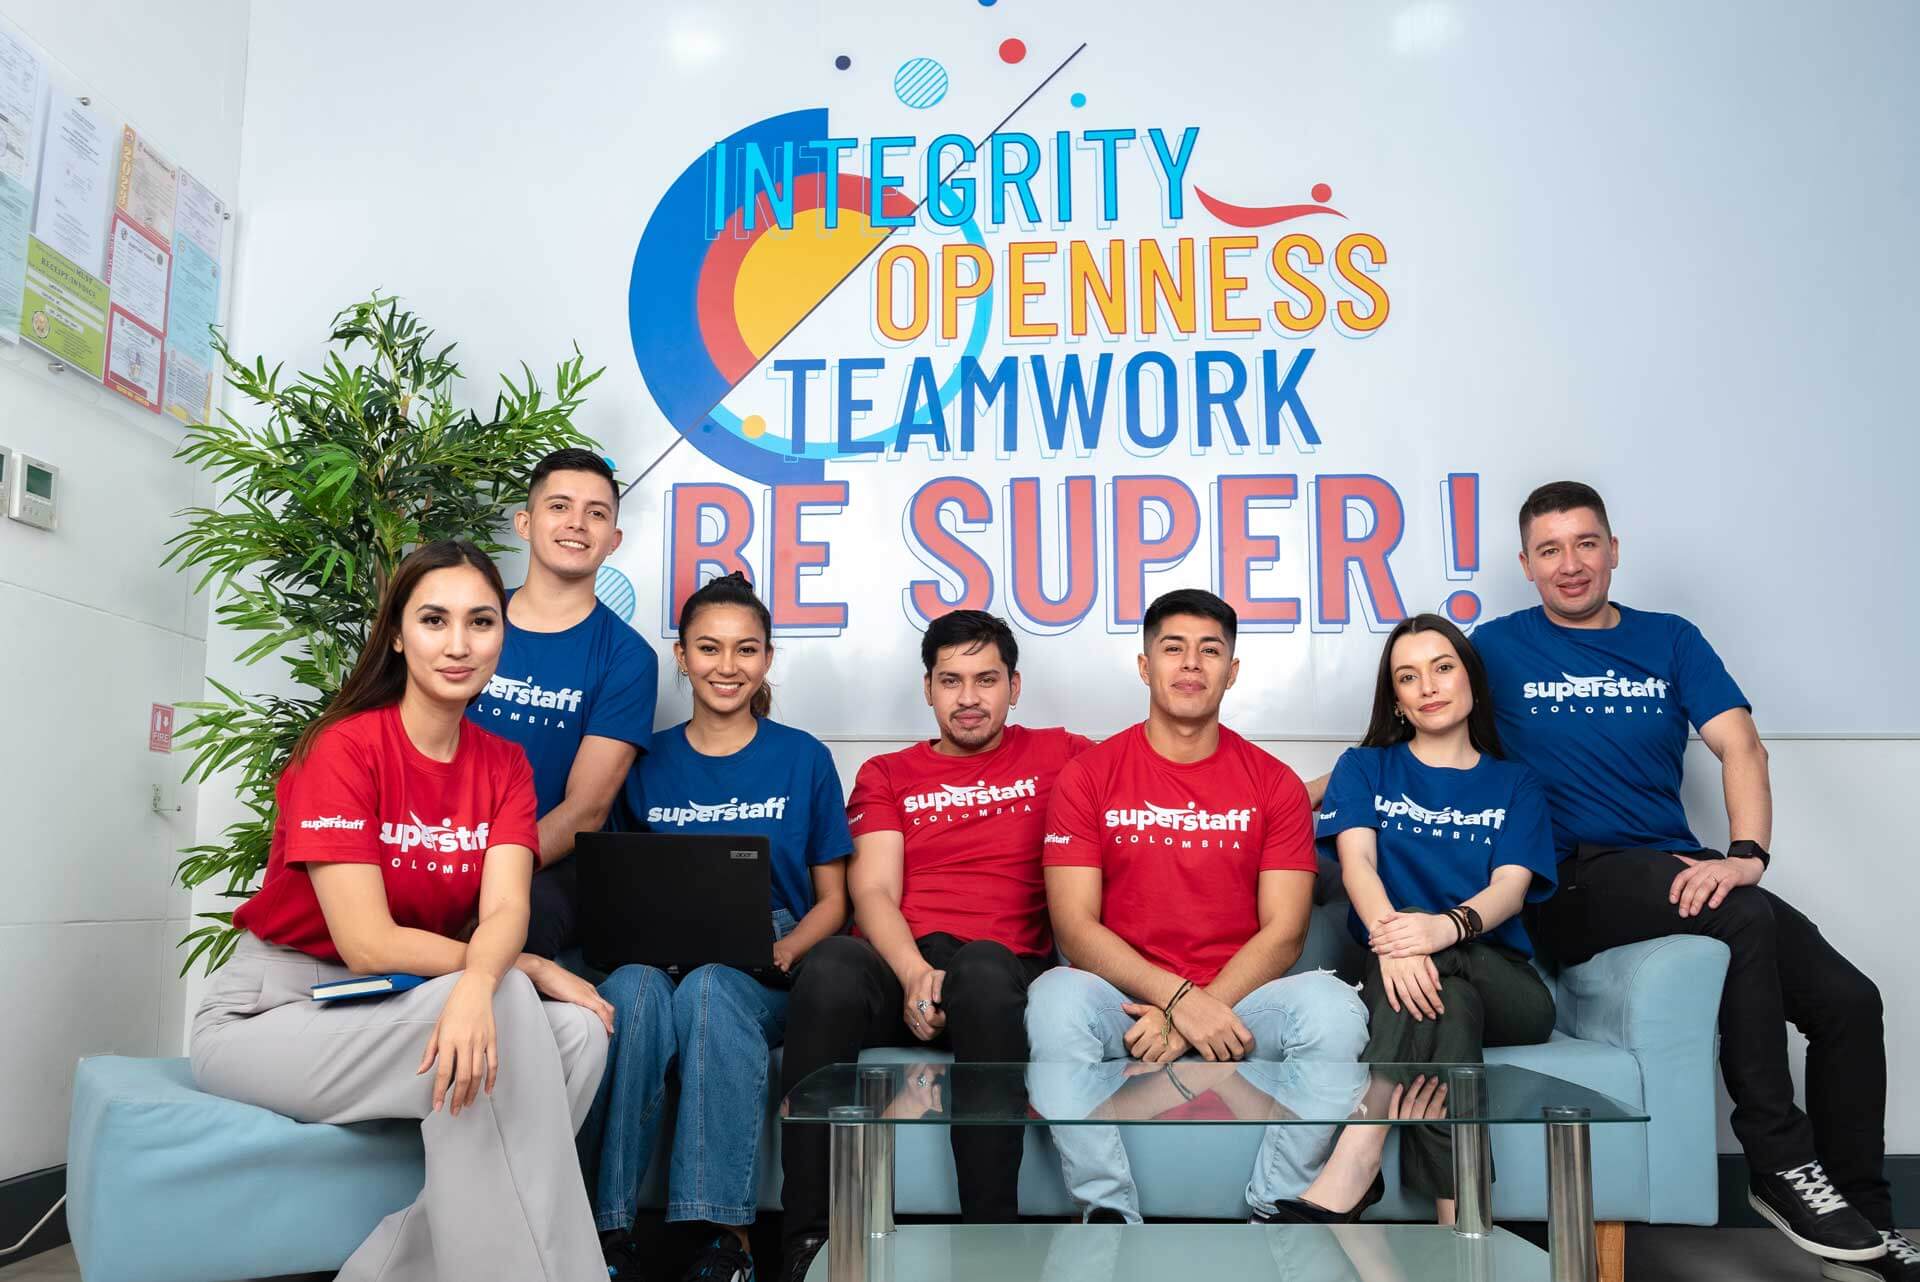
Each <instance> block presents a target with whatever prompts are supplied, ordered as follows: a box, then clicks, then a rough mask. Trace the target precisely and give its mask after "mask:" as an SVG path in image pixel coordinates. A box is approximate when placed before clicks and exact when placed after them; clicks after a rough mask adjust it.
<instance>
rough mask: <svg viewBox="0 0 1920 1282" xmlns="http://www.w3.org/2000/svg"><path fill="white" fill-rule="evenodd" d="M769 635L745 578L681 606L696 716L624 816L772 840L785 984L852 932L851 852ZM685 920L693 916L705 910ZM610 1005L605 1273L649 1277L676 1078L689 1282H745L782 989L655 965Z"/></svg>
mask: <svg viewBox="0 0 1920 1282" xmlns="http://www.w3.org/2000/svg"><path fill="white" fill-rule="evenodd" d="M771 632H772V620H771V618H770V617H769V616H768V613H767V608H766V606H765V605H763V604H762V603H761V601H760V599H759V597H757V596H755V595H754V591H753V587H752V585H751V584H749V583H748V582H747V580H746V579H745V578H744V577H743V576H741V575H739V574H729V575H726V576H724V577H722V578H718V579H714V580H713V581H711V582H709V583H708V584H706V586H704V587H702V588H701V589H700V590H699V591H697V592H695V593H694V594H693V595H692V596H690V597H688V598H687V602H686V604H685V605H684V606H683V607H682V608H681V611H680V639H679V642H678V643H677V644H676V645H675V646H674V647H673V653H674V658H675V660H676V661H677V662H678V664H679V667H680V674H681V675H682V676H683V677H685V678H686V679H687V681H688V683H689V684H690V685H691V687H692V689H693V716H692V718H691V719H690V720H688V721H686V722H684V723H683V724H681V725H677V726H674V727H672V728H671V729H667V730H662V731H660V732H659V733H658V734H656V735H655V736H654V737H653V742H652V744H651V746H650V747H649V748H648V750H647V752H646V754H645V755H644V756H642V757H641V759H640V761H639V763H638V764H637V765H636V766H635V767H634V770H633V773H632V774H631V775H630V776H628V780H627V795H626V801H627V806H628V809H629V810H630V811H631V812H632V815H633V816H634V817H635V818H637V819H639V820H641V821H643V822H644V823H645V824H646V826H647V827H649V828H651V829H652V830H654V831H656V832H687V833H698V832H729V833H752V834H755V835H758V836H763V837H766V838H767V839H768V845H769V849H770V852H771V865H772V866H771V869H770V871H771V875H772V882H773V932H774V936H775V943H774V946H773V960H774V964H775V966H777V967H778V968H779V969H780V970H781V971H782V972H785V973H787V974H791V973H792V971H793V968H794V967H795V966H796V965H798V964H799V962H800V959H801V958H803V957H805V956H806V954H807V952H808V950H809V949H811V948H812V947H813V946H814V945H815V944H817V943H819V942H820V941H821V940H823V939H825V938H827V937H828V936H829V935H833V934H836V933H838V932H839V930H840V929H841V927H843V926H844V925H845V924H846V921H847V894H846V886H847V875H846V867H847V864H846V860H847V856H848V855H849V854H851V853H852V852H853V837H852V835H851V834H850V833H849V832H848V830H847V812H846V805H845V801H844V797H843V794H842V792H841V789H840V776H839V773H838V772H837V771H836V770H835V769H834V765H833V758H832V756H831V755H830V754H829V753H828V752H827V749H826V746H825V745H824V744H822V743H821V742H820V741H819V740H818V739H815V738H814V737H813V736H812V735H809V734H807V733H805V732H803V731H800V730H795V729H793V728H792V727H790V726H784V725H781V724H780V723H779V722H776V721H772V720H770V719H768V717H767V712H768V710H769V706H770V702H771V693H770V691H769V689H768V686H767V668H768V666H769V664H770V663H771V661H772V659H773V642H772V637H771ZM724 816H743V817H739V818H729V817H724ZM686 911H687V912H688V913H691V914H697V913H698V912H699V911H700V905H698V904H688V905H687V906H686ZM600 993H601V995H602V996H603V997H605V998H606V999H607V1000H608V1001H609V1002H611V1003H612V1004H613V1006H614V1009H615V1011H616V1016H615V1023H614V1041H613V1044H612V1047H611V1048H610V1053H609V1056H608V1063H607V1073H606V1079H605V1083H604V1084H603V1085H602V1087H601V1100H600V1101H599V1102H598V1103H596V1105H595V1112H596V1114H600V1115H602V1116H604V1122H605V1125H604V1130H603V1132H602V1139H601V1149H600V1169H599V1175H598V1180H597V1187H596V1189H595V1196H594V1208H593V1209H594V1217H595V1219H596V1221H597V1222H598V1224H599V1227H600V1230H601V1236H602V1245H603V1248H604V1250H605V1254H606V1258H607V1263H608V1266H609V1272H610V1273H611V1275H612V1276H613V1277H615V1278H621V1277H628V1276H638V1275H639V1274H640V1273H641V1271H642V1269H643V1267H644V1265H645V1262H644V1261H642V1260H640V1259H637V1258H636V1256H637V1254H638V1252H637V1251H636V1249H635V1248H634V1246H633V1244H632V1241H631V1239H630V1236H629V1231H630V1229H631V1228H632V1225H633V1219H634V1212H635V1204H636V1201H637V1199H638V1196H639V1188H640V1180H641V1178H642V1177H643V1176H644V1175H645V1174H646V1170H647V1166H648V1163H649V1162H650V1161H651V1160H652V1158H653V1149H654V1144H655V1141H656V1140H657V1138H658V1136H659V1132H660V1122H661V1118H662V1115H663V1112H664V1109H665V1098H666V1084H667V1074H668V1072H669V1071H670V1070H671V1069H672V1067H673V1066H674V1064H675V1063H676V1062H677V1063H678V1066H679V1077H680V1101H679V1110H678V1115H677V1119H676V1122H675V1126H674V1140H673V1159H672V1165H671V1167H670V1169H669V1171H668V1176H667V1212H666V1218H667V1220H668V1222H669V1223H672V1222H695V1223H702V1224H705V1225H708V1226H710V1227H711V1228H712V1233H711V1235H710V1236H709V1237H708V1239H707V1241H706V1242H705V1244H704V1245H703V1246H702V1247H701V1249H700V1250H699V1252H698V1253H697V1254H696V1256H695V1257H694V1259H693V1261H692V1263H691V1264H690V1266H689V1267H688V1269H687V1272H686V1274H685V1276H686V1277H687V1278H689V1279H694V1278H698V1279H702V1280H703V1282H750V1280H751V1279H752V1277H753V1275H754V1274H753V1258H752V1256H751V1254H750V1253H749V1250H748V1246H747V1226H748V1225H749V1224H751V1223H753V1219H754V1211H755V1203H756V1198H755V1187H756V1183H757V1177H758V1167H759V1162H758V1157H759V1148H760V1140H761V1134H760V1132H761V1118H762V1117H763V1116H764V1114H765V1111H766V1098H767V1051H768V1049H769V1048H770V1047H774V1046H778V1045H779V1044H780V1043H781V1042H782V1041H783V1040H784V1036H785V1031H786V1019H787V992H786V990H785V988H784V987H773V986H769V985H767V984H763V983H761V982H759V981H758V980H756V979H755V978H754V977H752V976H751V975H748V974H746V973H745V972H743V971H739V970H735V969H733V968H731V967H728V966H718V965H709V966H701V967H698V968H697V969H695V970H693V971H690V972H689V973H688V974H686V975H685V976H684V977H682V978H681V979H680V981H679V983H678V984H675V983H674V982H673V981H672V980H671V979H670V978H669V977H668V976H667V975H666V973H665V972H663V971H661V970H658V969H656V968H654V967H652V966H640V965H629V966H622V967H621V968H620V969H619V970H617V971H615V972H614V973H613V974H612V975H611V976H609V977H608V979H607V981H606V982H605V983H604V984H602V985H601V986H600Z"/></svg>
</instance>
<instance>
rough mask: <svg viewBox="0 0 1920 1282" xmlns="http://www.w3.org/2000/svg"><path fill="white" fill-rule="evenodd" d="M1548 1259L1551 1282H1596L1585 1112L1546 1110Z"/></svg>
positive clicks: (1591, 1176)
mask: <svg viewBox="0 0 1920 1282" xmlns="http://www.w3.org/2000/svg"><path fill="white" fill-rule="evenodd" d="M1545 1112H1546V1121H1547V1258H1548V1274H1549V1276H1550V1277H1552V1279H1553V1282H1597V1280H1598V1277H1599V1259H1598V1256H1597V1253H1596V1251H1595V1248H1594V1240H1593V1149H1592V1146H1591V1141H1590V1137H1589V1135H1588V1131H1589V1127H1588V1124H1587V1122H1588V1118H1589V1117H1590V1116H1591V1114H1589V1112H1588V1111H1587V1110H1586V1109H1584V1108H1549V1109H1547V1110H1545Z"/></svg>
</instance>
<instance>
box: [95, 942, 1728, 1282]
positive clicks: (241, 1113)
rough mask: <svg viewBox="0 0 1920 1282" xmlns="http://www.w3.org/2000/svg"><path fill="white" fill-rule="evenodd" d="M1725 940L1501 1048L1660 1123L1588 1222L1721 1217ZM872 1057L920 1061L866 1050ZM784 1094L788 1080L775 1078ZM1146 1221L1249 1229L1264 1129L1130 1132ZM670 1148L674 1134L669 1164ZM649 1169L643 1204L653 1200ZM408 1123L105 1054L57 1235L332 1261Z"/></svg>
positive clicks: (1608, 1137) (165, 1278) (1589, 966)
mask: <svg viewBox="0 0 1920 1282" xmlns="http://www.w3.org/2000/svg"><path fill="white" fill-rule="evenodd" d="M1345 911H1346V909H1345V905H1344V904H1327V905H1323V906H1322V907H1320V908H1317V909H1315V911H1314V925H1313V929H1312V931H1311V932H1310V935H1309V939H1308V945H1307V951H1306V954H1305V955H1304V956H1303V957H1302V958H1301V959H1300V963H1299V965H1298V966H1297V967H1296V968H1295V969H1297V970H1298V969H1311V968H1330V969H1336V970H1340V971H1341V972H1342V973H1343V974H1352V973H1353V967H1354V965H1355V963H1356V962H1357V960H1358V957H1357V950H1356V949H1354V948H1353V947H1352V946H1351V941H1350V939H1349V937H1348V936H1347V933H1346V930H1345V928H1344V926H1343V924H1342V917H1343V914H1344V913H1345ZM1726 965H1727V952H1726V948H1725V946H1724V945H1721V944H1719V943H1717V942H1714V941H1712V940H1707V939H1699V938H1691V937H1686V938H1679V937H1676V938H1671V939H1662V940H1656V941H1653V942H1651V943H1646V944H1636V945H1633V946H1631V947H1627V948H1618V949H1614V950H1612V951H1610V952H1607V953H1603V954H1602V955H1601V956H1599V957H1596V958H1594V959H1593V960H1592V961H1590V962H1587V963H1586V964H1584V965H1582V966H1576V967H1572V968H1570V969H1568V970H1567V971H1565V972H1563V973H1562V974H1560V975H1558V976H1557V977H1554V978H1552V979H1551V980H1550V981H1549V982H1551V983H1552V984H1553V987H1554V992H1555V996H1556V997H1557V999H1558V1001H1559V1012H1560V1013H1559V1029H1558V1031H1557V1032H1556V1033H1555V1034H1554V1037H1553V1040H1552V1041H1550V1042H1548V1043H1546V1044H1545V1045H1542V1046H1530V1047H1517V1048H1512V1049H1507V1050H1497V1051H1493V1052H1490V1053H1489V1055H1488V1059H1489V1060H1490V1061H1492V1062H1495V1063H1506V1064H1518V1065H1521V1066H1523V1067H1527V1068H1535V1069H1538V1070H1540V1071H1541V1072H1545V1073H1551V1074H1553V1075H1555V1076H1558V1077H1563V1078H1566V1079H1568V1080H1570V1081H1575V1082H1579V1083H1580V1084H1582V1085H1585V1086H1590V1087H1592V1088H1594V1089H1596V1090H1599V1091H1603V1092H1605V1093H1606V1094H1609V1095H1613V1096H1615V1097H1617V1098H1619V1099H1622V1100H1625V1101H1627V1102H1628V1103H1631V1104H1637V1105H1643V1106H1644V1107H1645V1108H1646V1110H1647V1111H1648V1113H1649V1114H1650V1115H1651V1116H1652V1118H1653V1121H1652V1123H1651V1124H1650V1125H1648V1126H1645V1127H1640V1126H1602V1127H1595V1128H1594V1135H1593V1155H1594V1211H1595V1215H1596V1217H1597V1218H1599V1219H1601V1220H1633V1221H1650V1222H1655V1223H1668V1224H1711V1223H1713V1222H1714V1221H1715V1219H1716V1217H1717V1211H1718V1207H1717V1194H1716V1190H1717V1174H1716V1159H1715V1143H1714V1140H1715V1134H1714V1049H1715V1033H1714V1017H1715V1011H1716V1010H1717V1009H1718V1006H1719V1001H1720V985H1721V982H1722V980H1723V979H1724V978H1725V975H1726ZM865 1058H867V1059H872V1060H903V1059H915V1060H922V1059H928V1058H932V1056H931V1055H930V1054H928V1053H924V1052H922V1053H913V1052H907V1051H874V1052H869V1053H868V1055H867V1056H865ZM773 1076H774V1080H776V1081H777V1080H778V1076H779V1075H778V1072H777V1071H776V1072H775V1074H774V1075H773ZM775 1104H776V1101H774V1100H772V1099H769V1100H768V1102H767V1126H768V1132H767V1133H768V1135H769V1136H770V1137H772V1142H770V1143H768V1144H767V1145H765V1146H763V1150H762V1165H761V1172H760V1204H761V1205H762V1206H764V1207H768V1208H774V1207H778V1206H779V1204H780V1202H779V1188H780V1160H779V1146H778V1126H777V1124H776V1123H775V1122H774V1120H773V1112H774V1108H775ZM1123 1135H1124V1136H1125V1137H1126V1143H1127V1147H1128V1149H1129V1151H1130V1152H1131V1153H1132V1155H1133V1162H1134V1171H1135V1174H1136V1176H1137V1177H1138V1179H1139V1182H1140V1192H1141V1202H1142V1205H1143V1207H1144V1209H1145V1210H1146V1212H1147V1214H1148V1215H1149V1216H1162V1217H1169V1218H1220V1219H1233V1218H1238V1217H1240V1216H1243V1215H1244V1214H1245V1208H1244V1206H1243V1204H1242V1202H1241V1195H1242V1191H1243V1190H1244V1188H1245V1185H1246V1175H1247V1171H1248V1169H1249V1167H1250V1165H1251V1163H1252V1160H1253V1150H1254V1147H1255V1145H1256V1144H1257V1143H1258V1142H1259V1133H1258V1130H1257V1129H1256V1128H1252V1127H1217V1128H1204V1129H1201V1128H1192V1127H1160V1128H1155V1127H1138V1128H1130V1129H1128V1130H1126V1131H1124V1132H1123ZM1493 1135H1494V1160H1495V1164H1496V1165H1497V1167H1498V1169H1499V1181H1498V1183H1497V1184H1496V1185H1495V1188H1494V1212H1495V1215H1496V1216H1497V1217H1499V1218H1501V1219H1507V1220H1540V1219H1544V1218H1545V1216H1546V1190H1545V1156H1544V1150H1543V1147H1542V1146H1543V1143H1544V1140H1543V1135H1542V1132H1541V1130H1540V1129H1539V1128H1537V1127H1494V1128H1493ZM665 1152H666V1141H665V1139H664V1138H663V1142H662V1145H661V1155H662V1157H664V1154H665ZM897 1160H898V1164H899V1165H898V1180H897V1185H896V1189H897V1192H896V1199H897V1206H898V1208H899V1210H900V1212H901V1213H902V1214H904V1215H951V1214H957V1213H958V1211H959V1199H958V1192H957V1190H956V1188H955V1185H954V1175H953V1161H952V1157H951V1151H950V1150H949V1148H948V1146H947V1135H946V1132H945V1130H944V1129H943V1128H937V1127H906V1128H903V1129H902V1131H901V1133H900V1138H899V1144H898V1158H897ZM1388 1161H1389V1167H1388V1188H1389V1189H1390V1190H1391V1191H1390V1192H1389V1195H1388V1197H1387V1199H1386V1201H1384V1202H1383V1203H1382V1204H1381V1205H1380V1206H1378V1207H1376V1208H1374V1211H1373V1212H1372V1218H1381V1219H1421V1218H1425V1217H1426V1216H1427V1215H1428V1214H1430V1209H1431V1208H1429V1207H1423V1206H1418V1205H1415V1204H1414V1203H1413V1202H1412V1201H1411V1200H1409V1199H1407V1198H1406V1197H1405V1196H1404V1195H1403V1194H1401V1193H1400V1192H1399V1191H1398V1182H1397V1180H1396V1179H1395V1178H1394V1176H1395V1173H1396V1168H1397V1158H1396V1156H1395V1153H1394V1150H1393V1147H1392V1146H1390V1147H1389V1157H1388ZM665 1166H666V1163H665V1162H664V1160H656V1162H655V1164H654V1169H653V1171H652V1172H651V1173H650V1174H649V1176H648V1179H647V1182H646V1186H645V1191H644V1193H643V1202H645V1204H647V1205H653V1206H658V1205H661V1204H663V1202H664V1197H663V1194H664V1192H665V1190H664V1185H663V1178H664V1173H665ZM420 1181H421V1156H420V1144H419V1133H418V1128H417V1126H415V1125H413V1124H411V1123H393V1124H388V1123H382V1124H374V1125H362V1126H346V1127H342V1126H305V1125H301V1124H299V1123H297V1122H292V1121H289V1120H288V1119H286V1118H284V1117H280V1116H277V1115H275V1114H273V1113H269V1112H266V1111H265V1110H263V1109H257V1108H253V1107H250V1106H248V1105H245V1104H236V1103H233V1102H231V1101H228V1100H223V1099H217V1098H215V1097H213V1096H209V1095H204V1094H202V1093H200V1092H198V1091H196V1090H195V1089H194V1088H193V1081H192V1074H191V1073H190V1071H189V1069H188V1066H187V1061H185V1060H144V1059H126V1058H120V1057H113V1056H102V1057H98V1058H93V1059H87V1060H83V1061H82V1062H81V1064H80V1067H79V1070H78V1072H77V1073H76V1074H75V1077H74V1101H73V1122H72V1129H71V1132H70V1135H69V1140H68V1153H67V1192H68V1206H67V1221H68V1227H69V1230H70V1231H71V1233H72V1237H73V1243H74V1250H75V1253H76V1255H77V1256H78V1257H79V1263H80V1269H81V1274H82V1276H84V1277H85V1278H87V1279H88V1282H227V1280H229V1279H241V1278H256V1277H267V1276H272V1275H275V1274H283V1273H299V1272H307V1271H318V1270H325V1269H332V1268H336V1267H338V1266H339V1264H340V1263H341V1262H342V1261H344V1260H345V1259H346V1257H347V1256H348V1255H349V1254H350V1253H351V1252H352V1250H353V1248H354V1247H355V1246H356V1245H358V1243H359V1242H360V1240H361V1239H362V1238H364V1237H365V1236H366V1234H367V1233H368V1232H369V1231H370V1230H371V1229H372V1227H373V1225H374V1224H375V1223H376V1222H377V1221H378V1220H379V1219H380V1217H381V1216H383V1215H385V1214H387V1213H389V1212H391V1211H393V1210H396V1209H398V1208H399V1207H401V1206H404V1205H405V1204H406V1203H408V1202H409V1201H411V1200H412V1199H413V1197H414V1195H415V1194H416V1193H417V1192H418V1190H419V1188H420ZM1020 1204H1021V1208H1022V1210H1023V1211H1025V1212H1026V1213H1028V1214H1032V1215H1068V1214H1071V1213H1072V1209H1073V1208H1072V1204H1071V1202H1070V1201H1069V1199H1068V1197H1067V1194H1066V1189H1065V1187H1064V1186H1063V1185H1062V1183H1061V1180H1060V1171H1059V1167H1058V1165H1057V1163H1056V1162H1055V1161H1054V1157H1053V1152H1052V1149H1051V1146H1050V1144H1049V1143H1048V1141H1047V1138H1046V1133H1045V1131H1044V1130H1043V1129H1041V1128H1038V1127H1034V1128H1030V1129H1029V1130H1028V1133H1027V1154H1026V1161H1025V1162H1024V1164H1023V1165H1022V1168H1021V1172H1020Z"/></svg>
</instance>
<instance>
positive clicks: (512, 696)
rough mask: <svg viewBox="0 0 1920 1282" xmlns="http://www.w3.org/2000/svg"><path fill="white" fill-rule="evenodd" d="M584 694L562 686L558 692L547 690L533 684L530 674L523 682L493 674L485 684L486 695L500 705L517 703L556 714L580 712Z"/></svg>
mask: <svg viewBox="0 0 1920 1282" xmlns="http://www.w3.org/2000/svg"><path fill="white" fill-rule="evenodd" d="M583 693H584V692H583V691H580V690H575V689H572V688H571V687H567V686H562V687H561V688H560V689H558V690H547V689H544V688H542V687H541V686H539V685H536V684H535V683H534V680H533V677H532V675H531V674H529V675H528V677H527V678H526V680H524V681H516V680H514V679H513V678H512V677H503V676H501V675H500V674H499V673H497V672H496V673H494V674H493V679H492V680H490V681H488V682H487V694H488V695H489V696H490V697H492V698H495V699H498V700H499V701H500V702H502V703H517V704H521V705H523V706H525V707H529V708H551V709H552V710H554V711H556V712H578V711H580V699H581V696H582V694H583Z"/></svg>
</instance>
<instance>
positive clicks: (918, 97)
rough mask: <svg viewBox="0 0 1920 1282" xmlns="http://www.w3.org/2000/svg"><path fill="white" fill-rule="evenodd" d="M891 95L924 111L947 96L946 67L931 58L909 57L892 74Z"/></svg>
mask: <svg viewBox="0 0 1920 1282" xmlns="http://www.w3.org/2000/svg"><path fill="white" fill-rule="evenodd" d="M893 95H894V97H896V98H898V99H899V100H900V101H901V102H904V103H906V104H907V106H909V107H916V108H919V109H920V110H923V111H924V110H925V109H926V108H928V107H931V106H933V105H934V104H935V103H937V102H939V101H940V100H941V99H942V98H944V97H946V96H947V69H946V68H945V67H943V66H941V65H940V64H939V63H937V62H935V61H934V60H933V59H931V58H909V59H908V60H907V61H906V62H903V63H901V64H900V70H898V71H896V72H894V74H893Z"/></svg>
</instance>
